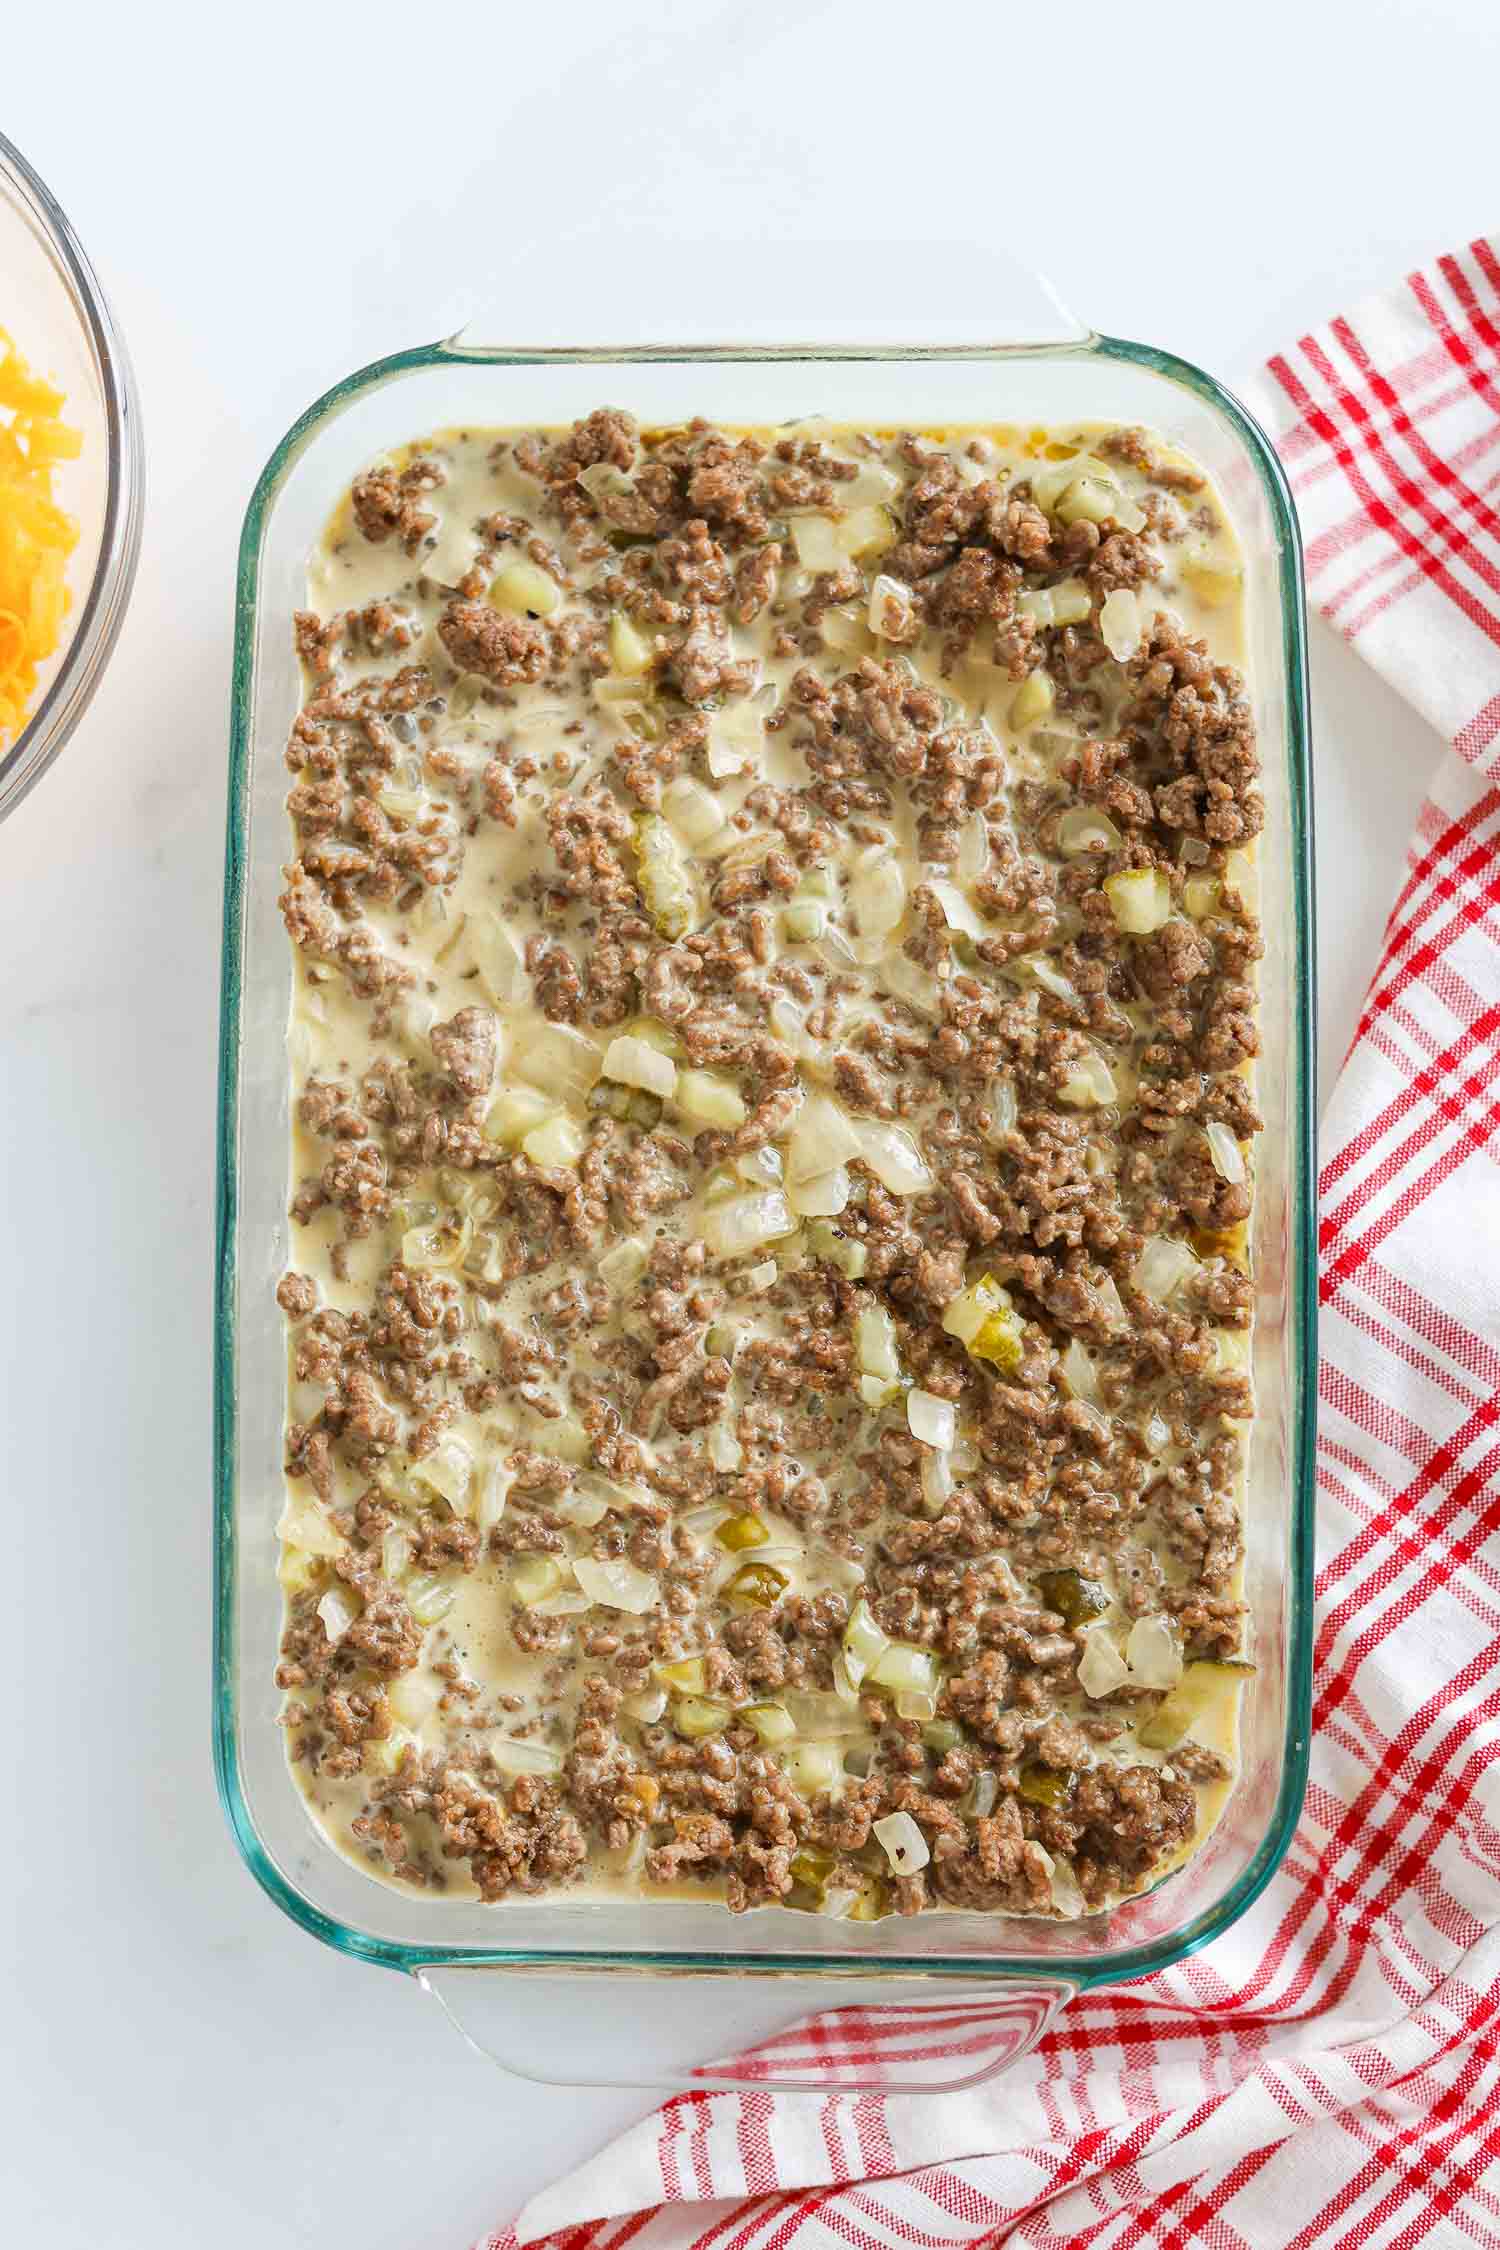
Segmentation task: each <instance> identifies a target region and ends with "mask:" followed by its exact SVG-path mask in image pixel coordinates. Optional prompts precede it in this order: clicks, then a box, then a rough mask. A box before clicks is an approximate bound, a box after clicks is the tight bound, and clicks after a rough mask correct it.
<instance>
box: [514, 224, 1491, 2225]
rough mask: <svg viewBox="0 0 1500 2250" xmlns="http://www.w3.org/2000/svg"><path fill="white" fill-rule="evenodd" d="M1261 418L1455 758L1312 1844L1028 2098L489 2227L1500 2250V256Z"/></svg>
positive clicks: (693, 2158) (640, 2140)
mask: <svg viewBox="0 0 1500 2250" xmlns="http://www.w3.org/2000/svg"><path fill="white" fill-rule="evenodd" d="M1257 403H1258V404H1259V406H1260V409H1261V412H1262V414H1263V416H1264V418H1265V420H1266V421H1267V423H1268V424H1269V425H1270V427H1271V428H1272V430H1273V432H1274V433H1275V435H1276V438H1277V442H1278V445H1279V447H1280V450H1281V453H1282V457H1283V459H1284V460H1285V463H1286V466H1287V469H1288V472H1289V474H1290V476H1291V480H1292V484H1293V486H1294V488H1295V491H1296V495H1297V502H1298V506H1299V509H1300V511H1301V515H1302V522H1303V527H1304V530H1305V533H1306V537H1307V550H1308V573H1309V582H1310V587H1311V592H1312V595H1313V598H1314V599H1315V601H1316V602H1317V604H1318V607H1319V608H1320V609H1321V610H1322V612H1323V615H1324V616H1325V617H1326V618H1327V619H1328V620H1329V621H1330V623H1331V624H1333V625H1334V626H1335V627H1336V628H1337V630H1338V631H1340V632H1341V633H1343V634H1344V635H1345V637H1346V638H1347V639H1349V640H1351V641H1353V642H1354V643H1355V644H1356V645H1357V646H1358V647H1359V648H1360V650H1361V651H1362V652H1363V653H1364V654H1366V655H1367V656H1368V657H1369V658H1370V661H1371V662H1372V663H1373V664H1374V665H1375V666H1376V667H1377V669H1378V670H1380V671H1381V672H1382V673H1383V674H1384V675H1385V677H1386V678H1387V679H1388V680H1389V681H1390V682H1391V683H1392V684H1393V685H1394V686H1395V687H1397V688H1398V689H1399V690H1400V691H1401V693H1402V694H1403V695H1405V696H1407V697H1408V698H1409V699H1410V700H1411V702H1412V703H1414V704H1415V705H1416V706H1417V708H1418V709H1419V710H1421V711H1422V712H1423V713H1424V714H1425V715H1426V716H1427V718H1429V719H1430V720H1431V721H1432V723H1433V724H1434V726H1435V727H1437V728H1438V730H1439V731H1440V733H1441V734H1442V735H1443V736H1444V737H1445V738H1446V739H1447V740H1448V741H1449V742H1451V744H1452V745H1453V748H1452V752H1451V754H1450V755H1448V756H1447V757H1445V758H1444V760H1443V762H1442V764H1441V766H1440V767H1439V770H1438V774H1437V778H1436V780H1435V782H1434V785H1433V790H1432V795H1431V797H1430V799H1429V800H1428V802H1427V804H1426V806H1425V807H1424V809H1423V812H1422V817H1421V820H1420V822H1419V825H1418V830H1417V834H1416V837H1415V838H1414V840H1413V843H1412V848H1411V857H1410V872H1409V874H1408V877H1407V880H1406V883H1405V885H1404V887H1403V888H1402V891H1401V894H1400V896H1399V898H1398V899H1397V901H1396V904H1395V908H1394V911H1393V913H1392V916H1391V921H1390V925H1389V929H1388V931H1387V935H1386V941H1385V950H1384V953H1383V955H1382V958H1381V961H1380V964H1379V967H1378V969H1377V971H1376V974H1375V978H1374V981H1373V983H1372V985H1371V987H1370V995H1369V999H1368V1002H1367V1004H1366V1007H1365V1011H1364V1014H1363V1016H1362V1018H1361V1020H1360V1025H1359V1030H1358V1033H1357V1035H1356V1038H1355V1042H1354V1045H1353V1048H1352V1049H1351V1052H1350V1055H1349V1059H1348V1062H1347V1064H1346V1066H1345V1068H1344V1071H1343V1074H1342V1076H1341V1078H1340V1080H1339V1083H1338V1086H1337V1088H1336V1089H1335V1092H1334V1095H1333V1099H1332V1102H1331V1103H1330V1105H1329V1109H1328V1114H1327V1117H1326V1119H1325V1121H1324V1133H1323V1147H1324V1150H1325V1155H1324V1160H1323V1166H1322V1173H1321V1180H1320V1188H1321V1197H1322V1225H1321V1249H1322V1281H1321V1289H1322V1355H1323V1357H1322V1382H1321V1394H1322V1411H1321V1418H1320V1430H1319V1447H1318V1480H1319V1514H1318V1631H1317V1656H1316V1661H1317V1676H1316V1688H1315V1708H1314V1721H1313V1724H1314V1730H1315V1735H1314V1748H1313V1765H1312V1781H1311V1786H1310V1788H1309V1791H1308V1797H1307V1805H1306V1810H1305V1812H1304V1815H1303V1819H1302V1823H1301V1827H1300V1829H1299V1831H1298V1834H1297V1837H1296V1840H1295V1842H1294V1843H1293V1846H1292V1849H1291V1851H1290V1853H1289V1854H1288V1857H1287V1859H1286V1862H1285V1864H1284V1865H1283V1867H1282V1868H1281V1870H1280V1872H1279V1873H1278V1874H1277V1875H1276V1877H1275V1878H1274V1880H1273V1881H1272V1883H1271V1884H1270V1886H1269V1888H1268V1889H1267V1890H1266V1891H1265V1893H1264V1894H1263V1895H1262V1897H1261V1898H1260V1900H1259V1901H1258V1903H1257V1904H1256V1905H1255V1907H1254V1908H1253V1909H1252V1910H1251V1911H1250V1912H1249V1913H1248V1914H1247V1915H1246V1916H1244V1917H1243V1919H1242V1920H1241V1921H1240V1922H1239V1923H1238V1924H1237V1925H1236V1927H1235V1928H1234V1929H1233V1930H1232V1931H1231V1932H1230V1933H1229V1934H1228V1935H1227V1936H1226V1937H1224V1938H1223V1939H1222V1940H1221V1941H1220V1942H1219V1943H1218V1944H1216V1945H1215V1946H1213V1947H1212V1948H1210V1949H1209V1950H1208V1951H1206V1952H1204V1953H1201V1954H1199V1955H1198V1956H1197V1957H1196V1958H1194V1959H1192V1960H1189V1961H1185V1962H1184V1963H1182V1964H1181V1966H1179V1967H1178V1968H1175V1969H1172V1970H1170V1971H1168V1972H1166V1973H1165V1974H1163V1975H1161V1976H1158V1977H1155V1978H1152V1979H1150V1980H1148V1981H1144V1982H1141V1983H1138V1984H1135V1985H1131V1986H1125V1987H1118V1988H1116V1989H1114V1990H1112V1991H1102V1992H1097V1993H1091V1994H1088V1995H1085V1996H1084V1997H1082V1998H1080V1999H1077V2000H1075V2001H1074V2002H1073V2003H1072V2005H1071V2006H1070V2007H1069V2008H1068V2009H1067V2010H1066V2011H1065V2012H1064V2014H1063V2015H1062V2016H1061V2018H1060V2019H1059V2020H1058V2022H1057V2023H1056V2025H1055V2026H1054V2028H1053V2029H1052V2031H1051V2032H1050V2033H1049V2034H1048V2035H1047V2036H1046V2037H1045V2038H1044V2039H1043V2041H1042V2043H1041V2044H1040V2046H1039V2047H1038V2048H1037V2050H1036V2051H1035V2053H1033V2054H1032V2055H1031V2056H1029V2057H1028V2058H1027V2059H1026V2060H1025V2061H1024V2062H1022V2063H1020V2064H1019V2065H1017V2066H1016V2067H1014V2068H1013V2069H1012V2070H1010V2071H1009V2072H1008V2073H1006V2074H1005V2075H1004V2076H1003V2077H1002V2078H1000V2079H998V2080H996V2081H995V2082H994V2083H992V2084H991V2085H989V2086H982V2087H980V2088H978V2089H977V2090H974V2091H972V2092H967V2093H958V2094H951V2095H942V2096H937V2097H920V2098H915V2099H913V2098H907V2099H904V2100H903V2099H901V2098H898V2097H894V2096H884V2097H877V2096H854V2095H851V2094H830V2095H828V2096H827V2097H826V2098H825V2097H823V2096H819V2095H806V2094H803V2095H792V2096H786V2095H782V2096H776V2097H771V2096H768V2095H766V2094H764V2093H749V2094H742V2093H694V2094H691V2095H687V2096H682V2097H678V2098H676V2099H674V2100H672V2101H669V2102H667V2103H666V2104H665V2105H664V2106H663V2107H662V2108H661V2109H660V2110H659V2111H657V2112H656V2113H655V2115H654V2116H652V2117H650V2118H648V2119H646V2120H645V2121H644V2122H643V2123H642V2124H640V2125H639V2126H637V2127H635V2128H634V2129H633V2130H632V2131H631V2132H629V2133H627V2134H625V2135H624V2137H623V2138H622V2139H620V2140H619V2141H617V2142H616V2143H615V2144H614V2146H613V2147H611V2148H609V2149H607V2150H606V2151H605V2152H604V2153H603V2154H602V2155H600V2156H598V2157H597V2158H595V2159H594V2161H593V2162H591V2163H590V2164H587V2165H585V2166H584V2167H583V2169H582V2170H581V2171H579V2172H576V2173H575V2174H574V2175H573V2176H572V2177H571V2178H570V2179H568V2180H567V2181H565V2182H563V2183H562V2184H561V2185H560V2186H558V2187H555V2188H552V2189H550V2190H549V2191H547V2192H546V2193H545V2194H542V2195H540V2196H537V2197H536V2198H535V2199H534V2200H533V2201H532V2202H531V2203H530V2204H529V2205H528V2206H527V2208H526V2210H525V2211H524V2212H523V2213H522V2214H521V2216H520V2218H519V2219H518V2220H517V2221H516V2222H515V2223H514V2225H513V2226H512V2227H510V2228H507V2229H503V2230H502V2231H501V2232H500V2233H499V2234H497V2235H495V2236H493V2237H491V2238H489V2242H488V2244H487V2245H486V2246H484V2250H514V2245H515V2244H516V2242H517V2241H520V2242H527V2243H529V2242H535V2241H538V2240H542V2239H550V2240H551V2241H553V2242H555V2243H557V2244H558V2245H560V2246H561V2245H565V2246H566V2250H621V2246H622V2245H624V2244H625V2243H626V2242H632V2243H633V2244H634V2246H635V2250H689V2246H695V2250H700V2246H701V2250H707V2246H708V2245H710V2244H713V2245H715V2246H716V2250H786V2246H789V2245H791V2244H792V2243H793V2242H794V2241H795V2244H796V2250H830V2246H833V2245H838V2246H839V2250H885V2246H887V2245H907V2246H911V2250H947V2246H949V2245H954V2246H957V2245H961V2244H969V2243H976V2242H983V2243H985V2244H986V2245H989V2244H999V2243H1002V2242H1006V2243H1027V2244H1032V2245H1045V2246H1048V2250H1052V2246H1059V2250H1060V2246H1061V2245H1063V2244H1080V2243H1086V2244H1090V2245H1097V2246H1099V2250H1117V2246H1119V2250H1124V2246H1128V2245H1136V2244H1186V2243H1189V2242H1197V2241H1201V2242H1205V2243H1208V2244H1211V2245H1213V2246H1214V2250H1240V2246H1242V2245H1243V2246H1249V2250H1283V2246H1284V2245H1291V2246H1294V2250H1304V2246H1305V2250H1312V2246H1314V2245H1316V2246H1318V2250H1346V2246H1351V2245H1354V2244H1359V2245H1361V2246H1366V2250H1385V2246H1390V2250H1398V2246H1399V2250H1408V2246H1410V2245H1415V2244H1417V2243H1426V2244H1429V2245H1448V2244H1454V2245H1457V2244H1458V2243H1460V2242H1464V2243H1476V2242H1478V2243H1487V2244H1491V2245H1494V2244H1500V2161H1497V2160H1500V2064H1497V2038H1500V1395H1497V1394H1500V513H1497V509H1500V240H1497V241H1496V242H1487V241H1482V242H1476V243H1474V244H1472V245H1471V246H1470V248H1469V249H1468V250H1467V251H1465V252H1464V253H1463V254H1462V255H1460V256H1457V257H1451V258H1443V259H1441V260H1439V262H1438V264H1437V265H1436V266H1435V267H1433V268H1432V269H1431V270H1430V271H1427V272H1424V273H1417V274H1413V275H1412V276H1411V277H1410V279H1409V280H1408V281H1407V282H1406V283H1405V284H1404V285H1403V287H1402V288H1401V289H1399V290H1398V291H1396V292H1395V294H1394V295H1392V296H1389V297H1384V298H1379V299H1375V300H1372V301H1371V302H1370V303H1368V304H1365V305H1363V306H1361V307H1360V308H1359V309H1358V310H1357V311H1356V312H1355V313H1353V314H1352V315H1351V316H1350V317H1349V318H1348V319H1343V320H1337V321H1335V322H1333V323H1332V324H1331V325H1330V326H1329V327H1327V328H1325V329H1323V330H1322V331H1321V332H1320V333H1319V334H1318V335H1316V336H1307V337H1304V338H1303V339H1302V341H1301V342H1300V343H1299V344H1298V345H1297V346H1296V348H1295V349H1294V350H1292V351H1289V352H1287V353H1286V354H1285V355H1284V356H1283V357H1281V358H1278V359H1275V360H1273V361H1272V362H1271V365H1270V367H1269V369H1268V371H1267V377H1266V379H1265V380H1264V381H1263V382H1262V383H1261V384H1260V386H1259V389H1258V392H1257Z"/></svg>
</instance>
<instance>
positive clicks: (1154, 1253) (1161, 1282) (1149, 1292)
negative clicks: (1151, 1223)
mask: <svg viewBox="0 0 1500 2250" xmlns="http://www.w3.org/2000/svg"><path fill="white" fill-rule="evenodd" d="M1197 1264H1198V1261H1197V1259H1196V1258H1195V1257H1194V1255H1193V1253H1192V1251H1191V1249H1190V1248H1189V1247H1188V1245H1187V1243H1185V1242H1179V1241H1178V1240H1177V1238H1176V1237H1175V1236H1174V1235H1165V1234H1153V1235H1150V1236H1148V1238H1147V1241H1146V1246H1145V1248H1144V1249H1143V1250H1142V1252H1141V1254H1140V1256H1139V1257H1138V1258H1137V1259H1136V1261H1135V1264H1134V1266H1133V1267H1132V1268H1131V1273H1130V1278H1131V1280H1132V1281H1133V1282H1134V1283H1135V1286H1136V1288H1137V1289H1139V1290H1140V1292H1141V1294H1142V1295H1143V1296H1146V1297H1151V1298H1153V1299H1154V1300H1155V1302H1156V1303H1157V1304H1159V1305H1162V1304H1165V1303H1166V1301H1167V1299H1168V1298H1169V1297H1170V1296H1171V1295H1172V1293H1173V1291H1174V1290H1176V1289H1178V1288H1180V1287H1181V1285H1182V1283H1183V1282H1184V1281H1186V1279H1187V1277H1188V1275H1189V1274H1190V1273H1192V1272H1193V1271H1194V1270H1195V1268H1196V1267H1197Z"/></svg>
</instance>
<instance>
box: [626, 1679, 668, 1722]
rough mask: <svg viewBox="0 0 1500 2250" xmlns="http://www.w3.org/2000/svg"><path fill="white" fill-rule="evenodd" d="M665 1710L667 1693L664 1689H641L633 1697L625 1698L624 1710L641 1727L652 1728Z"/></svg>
mask: <svg viewBox="0 0 1500 2250" xmlns="http://www.w3.org/2000/svg"><path fill="white" fill-rule="evenodd" d="M666 1708H667V1691H666V1689H665V1688H664V1687H654V1688H641V1689H640V1690H639V1691H638V1693H636V1694H635V1695H627V1696H626V1698H625V1710H626V1712H627V1713H628V1715H629V1716H630V1717H631V1718H632V1719H636V1720H639V1722H640V1724H641V1725H642V1726H643V1727H654V1726H655V1724H656V1722H657V1720H658V1719H659V1718H660V1717H661V1715H662V1713H663V1711H665V1709H666Z"/></svg>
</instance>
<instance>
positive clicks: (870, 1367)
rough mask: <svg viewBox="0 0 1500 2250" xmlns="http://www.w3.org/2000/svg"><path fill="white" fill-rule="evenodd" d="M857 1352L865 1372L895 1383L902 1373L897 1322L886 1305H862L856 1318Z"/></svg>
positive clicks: (855, 1337)
mask: <svg viewBox="0 0 1500 2250" xmlns="http://www.w3.org/2000/svg"><path fill="white" fill-rule="evenodd" d="M854 1351H855V1356H856V1358H857V1359H858V1361H859V1364H860V1368H861V1370H862V1371H863V1372H864V1373H865V1374H866V1375H875V1376H879V1377H880V1378H881V1379H882V1380H883V1381H885V1382H890V1383H893V1382H895V1381H896V1380H897V1378H898V1377H899V1376H900V1373H901V1363H900V1361H899V1359H898V1358H897V1356H896V1323H895V1322H894V1320H892V1318H891V1316H890V1314H889V1313H888V1312H887V1311H886V1309H885V1306H884V1305H877V1304H868V1305H861V1307H860V1309H859V1312H858V1313H857V1314H856V1316H855V1321H854Z"/></svg>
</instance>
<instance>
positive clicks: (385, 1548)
mask: <svg viewBox="0 0 1500 2250" xmlns="http://www.w3.org/2000/svg"><path fill="white" fill-rule="evenodd" d="M410 1566H411V1540H410V1538H409V1537H408V1535H407V1533H406V1532H404V1531H401V1530H399V1529H395V1528H393V1529H392V1530H390V1531H388V1532H387V1533H386V1534H385V1537H384V1538H383V1539H382V1540H381V1542H380V1575H381V1577H382V1578H389V1579H391V1580H392V1581H393V1582H394V1581H395V1580H396V1579H398V1578H403V1577H404V1576H405V1575H406V1572H407V1570H408V1569H409V1568H410Z"/></svg>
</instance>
